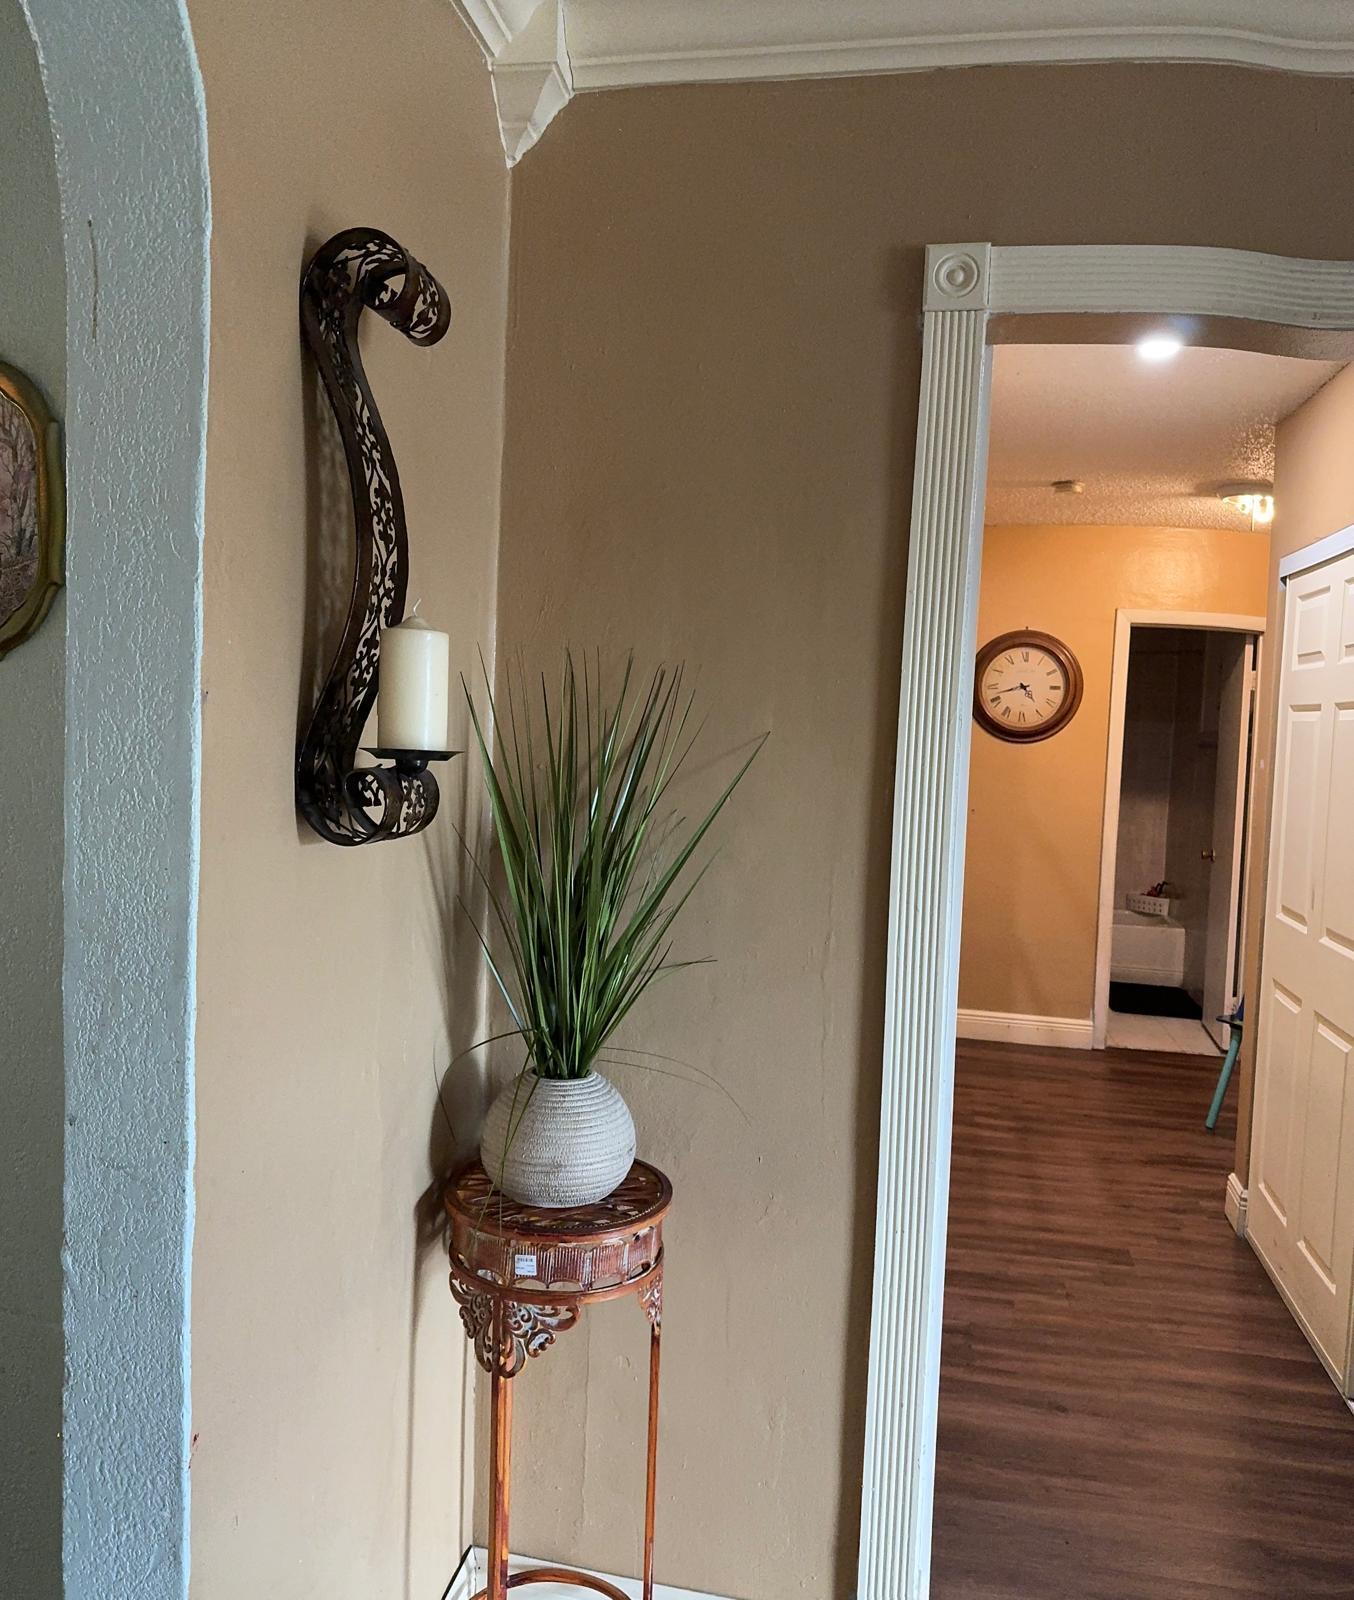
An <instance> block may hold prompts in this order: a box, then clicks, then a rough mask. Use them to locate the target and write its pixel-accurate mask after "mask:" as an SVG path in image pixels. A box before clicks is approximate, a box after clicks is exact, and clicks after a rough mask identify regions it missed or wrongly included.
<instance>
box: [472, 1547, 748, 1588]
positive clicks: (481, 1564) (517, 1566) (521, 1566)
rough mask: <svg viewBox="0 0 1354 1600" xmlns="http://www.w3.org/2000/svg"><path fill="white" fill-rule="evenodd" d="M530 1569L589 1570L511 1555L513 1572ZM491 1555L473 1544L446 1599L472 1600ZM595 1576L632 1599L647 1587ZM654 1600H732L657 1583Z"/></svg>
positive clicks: (630, 1580)
mask: <svg viewBox="0 0 1354 1600" xmlns="http://www.w3.org/2000/svg"><path fill="white" fill-rule="evenodd" d="M530 1567H563V1568H564V1569H565V1571H567V1572H585V1571H587V1570H588V1569H587V1568H586V1567H574V1566H570V1565H569V1563H568V1562H567V1561H533V1560H529V1559H528V1558H527V1557H526V1556H511V1557H509V1560H508V1570H509V1572H510V1573H517V1572H525V1571H526V1570H527V1569H528V1568H530ZM487 1573H488V1552H487V1551H486V1550H485V1549H484V1546H483V1545H473V1546H472V1547H471V1548H470V1549H469V1550H467V1551H466V1553H465V1555H464V1556H462V1557H461V1564H460V1566H459V1567H458V1568H457V1569H456V1576H455V1577H454V1578H453V1579H452V1580H451V1584H450V1586H449V1587H448V1589H447V1592H446V1594H445V1595H444V1596H443V1600H472V1596H474V1595H477V1594H478V1593H479V1592H480V1590H481V1589H482V1588H483V1587H484V1585H485V1583H486V1582H487ZM595 1576H596V1577H599V1578H602V1579H604V1580H605V1581H606V1582H607V1583H610V1584H614V1585H615V1586H616V1588H618V1589H619V1590H620V1591H621V1593H622V1594H624V1595H628V1596H629V1597H630V1600H643V1593H644V1585H643V1584H642V1583H641V1582H640V1580H639V1579H638V1578H617V1577H613V1576H612V1575H611V1574H610V1573H609V1572H598V1573H596V1574H595ZM586 1592H587V1591H586V1590H583V1591H580V1590H579V1589H578V1588H577V1587H576V1586H575V1585H572V1584H571V1585H569V1586H568V1587H565V1586H564V1585H562V1584H553V1583H533V1584H531V1585H529V1586H528V1587H527V1588H524V1589H517V1590H514V1593H515V1594H523V1595H530V1596H531V1600H578V1596H579V1594H580V1593H586ZM653 1593H654V1600H729V1597H728V1596H726V1595H713V1594H703V1593H701V1592H700V1591H699V1590H696V1589H674V1588H673V1587H672V1585H671V1584H667V1583H656V1584H654V1590H653Z"/></svg>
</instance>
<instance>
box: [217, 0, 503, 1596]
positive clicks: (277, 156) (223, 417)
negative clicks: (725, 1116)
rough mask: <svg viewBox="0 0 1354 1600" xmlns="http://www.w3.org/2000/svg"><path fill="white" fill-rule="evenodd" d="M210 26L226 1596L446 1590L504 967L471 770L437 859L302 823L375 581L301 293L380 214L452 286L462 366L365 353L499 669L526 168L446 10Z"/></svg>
mask: <svg viewBox="0 0 1354 1600" xmlns="http://www.w3.org/2000/svg"><path fill="white" fill-rule="evenodd" d="M191 11H192V20H193V26H194V31H195V34H196V38H197V44H198V48H199V51H200V54H201V60H202V69H203V75H204V79H205V83H206V94H207V112H208V133H209V145H210V151H211V172H212V201H213V208H214V212H215V240H214V248H213V281H212V319H213V320H212V367H211V391H210V430H209V442H208V466H207V550H206V622H205V631H206V639H205V657H206V659H205V668H204V707H203V739H204V747H203V815H202V903H201V935H200V945H199V952H198V960H199V1015H198V1041H197V1110H198V1118H197V1126H198V1150H197V1236H196V1241H195V1247H194V1259H193V1418H194V1423H193V1425H194V1430H195V1434H196V1444H195V1450H194V1457H193V1519H192V1530H193V1531H192V1539H193V1550H192V1565H193V1578H192V1587H193V1594H194V1596H195V1597H196V1600H258V1597H260V1596H263V1595H267V1596H269V1597H270V1600H289V1597H297V1600H300V1597H304V1600H315V1597H316V1596H319V1595H323V1596H325V1600H372V1597H374V1596H380V1597H381V1600H414V1597H417V1600H434V1597H436V1596H438V1595H440V1594H441V1592H442V1590H443V1588H444V1587H445V1584H446V1582H447V1579H448V1577H449V1576H450V1574H451V1571H452V1569H453V1567H454V1565H455V1562H456V1559H457V1557H458V1556H459V1554H460V1551H461V1549H462V1548H463V1547H464V1545H465V1544H466V1543H467V1542H468V1539H469V1526H468V1519H467V1518H464V1517H463V1508H462V1498H461V1496H462V1474H461V1460H460V1453H461V1449H462V1440H461V1431H462V1407H461V1400H462V1385H463V1361H464V1352H465V1346H464V1341H463V1339H462V1338H461V1335H460V1332H459V1325H458V1323H457V1322H456V1319H455V1316H454V1314H453V1313H454V1307H453V1306H452V1305H451V1303H450V1299H449V1296H448V1294H447V1291H446V1274H445V1266H444V1262H443V1259H442V1258H441V1255H440V1252H439V1251H438V1250H437V1249H436V1248H432V1249H429V1250H426V1251H424V1252H422V1253H420V1252H419V1249H418V1246H417V1244H416V1234H415V1207H416V1203H417V1201H418V1199H419V1196H420V1194H421V1193H422V1191H423V1190H424V1188H425V1186H426V1185H427V1184H428V1182H429V1178H430V1176H431V1174H432V1171H433V1170H434V1168H435V1166H436V1165H438V1164H439V1162H440V1161H441V1160H442V1159H444V1157H445V1154H446V1148H447V1139H446V1136H445V1133H444V1131H443V1130H442V1129H441V1128H439V1127H438V1126H437V1125H436V1123H435V1115H434V1087H435V1083H436V1079H437V1076H438V1074H439V1073H440V1072H441V1071H442V1070H443V1069H444V1068H445V1067H446V1064H447V1061H448V1059H449V1054H450V1051H451V1048H452V1046H453V1044H457V1045H461V1046H463V1045H465V1044H467V1043H469V1042H470V1040H471V1039H472V1038H473V1037H474V1033H473V1031H472V1030H473V1029H474V1027H475V1010H476V1004H477V993H478V991H477V984H478V975H479V965H478V962H477V960H476V958H475V956H474V953H473V951H469V950H462V949H460V948H459V945H458V944H456V942H455V941H456V940H457V939H458V938H459V935H458V934H457V933H456V932H455V931H454V929H455V914H454V912H453V911H452V910H451V909H450V908H449V906H450V899H451V891H453V890H454V888H455V886H456V882H457V873H458V869H457V864H456V847H455V843H454V839H453V837H452V834H451V823H452V822H453V821H456V822H463V821H464V819H465V818H466V814H467V813H466V808H467V799H466V788H465V786H466V783H467V778H468V776H470V774H469V770H468V768H467V766H466V764H465V763H464V762H460V763H457V764H455V765H453V766H451V767H449V768H447V769H444V777H445V781H444V786H443V794H444V799H443V816H442V817H441V818H439V820H438V823H437V824H436V825H435V829H434V832H433V834H432V836H431V841H430V842H426V841H413V842H403V843H399V844H384V845H378V846H374V847H369V848H365V849H360V850H340V849H337V848H335V847H333V846H331V845H327V844H324V843H321V842H320V840H319V839H318V838H316V837H315V836H314V835H313V834H311V833H310V831H309V830H308V829H306V828H304V827H303V826H302V825H301V824H300V823H299V822H298V818H297V814H296V811H295V809H294V805H293V797H292V763H293V758H294V745H295V739H296V733H297V722H298V717H299V715H300V709H301V704H302V700H303V699H304V698H306V697H308V695H309V669H310V666H311V665H312V663H313V660H314V658H315V656H316V653H317V652H316V651H315V650H314V649H313V648H311V647H307V650H306V651H305V652H304V653H303V639H309V638H310V637H311V635H312V633H313V628H314V617H315V615H316V607H317V589H318V586H319V582H320V571H319V568H320V566H321V564H322V562H323V561H324V560H325V559H327V558H328V556H329V555H332V556H333V557H334V559H335V560H336V561H337V563H338V564H339V567H340V569H341V571H343V572H347V571H350V570H351V559H352V545H351V535H350V533H349V532H348V531H347V521H346V516H347V513H346V511H345V509H344V506H345V501H344V496H345V495H346V481H345V480H342V479H340V480H339V482H338V483H337V484H336V483H335V481H334V479H333V477H332V475H331V473H330V472H329V470H328V469H327V467H326V465H325V463H324V462H323V461H322V460H321V459H320V457H319V454H318V451H317V432H316V427H315V417H316V407H317V403H318V402H317V397H316V390H315V384H314V382H313V379H312V377H311V375H310V370H309V362H308V358H304V357H303V355H302V351H301V346H300V340H299V331H298V323H297V284H298V279H299V274H300V271H301V268H302V265H303V263H304V261H305V260H306V259H307V257H308V256H309V254H310V253H311V251H312V250H313V249H314V248H315V247H316V246H317V245H318V244H320V243H321V242H322V241H323V240H324V239H326V238H327V237H328V236H329V235H330V234H331V233H333V232H335V231H337V230H338V229H339V228H341V227H348V226H352V225H354V224H359V223H371V224H374V225H376V226H379V227H383V228H385V229H387V230H389V231H390V232H391V233H393V234H394V235H395V236H396V237H397V238H398V239H400V240H401V241H403V242H405V243H406V244H408V245H409V247H410V248H411V249H413V250H414V252H415V253H416V254H417V255H418V256H419V257H420V259H422V260H423V261H425V262H426V263H427V264H428V265H429V267H431V268H432V269H433V270H434V271H435V272H436V273H437V274H438V275H439V276H440V277H441V278H442V280H443V282H444V283H445V284H446V286H447V288H448V289H449V291H450V293H451V297H452V299H453V302H454V306H455V313H454V320H453V323H452V327H451V331H450V333H449V334H448V335H447V337H446V339H445V340H444V341H443V342H442V343H441V344H440V345H438V346H437V347H436V348H434V349H430V350H417V349H415V348H414V347H413V346H412V345H410V344H408V343H407V342H406V341H405V340H404V339H403V338H401V337H400V336H399V335H398V334H396V333H395V332H394V331H393V330H391V329H389V328H387V327H386V326H385V325H384V324H383V323H381V322H379V321H378V320H377V319H374V318H368V319H366V322H365V324H364V326H365V333H364V346H365V351H366V355H367V364H368V371H369V375H370V377H371V380H372V384H373V387H374V389H375V392H376V395H377V399H378V403H379V404H380V406H381V408H382V411H383V413H384V417H385V420H386V423H387V425H388V427H389V430H390V433H391V436H392V438H393V440H394V444H395V449H396V454H397V457H398V461H399V466H400V471H401V475H402V478H403V483H404V490H405V497H406V504H407V509H408V513H409V523H410V529H411V542H412V549H413V572H412V586H411V598H412V597H413V596H414V595H421V596H422V597H423V608H422V609H423V611H424V613H425V614H426V615H428V616H429V617H431V618H434V619H436V620H437V621H438V622H440V623H441V624H442V625H443V626H445V627H447V628H448V629H449V630H450V631H451V634H452V639H453V660H454V662H455V663H456V665H457V666H464V667H466V668H467V669H468V668H469V666H470V665H471V664H472V663H473V661H474V660H475V650H476V647H477V646H481V645H482V646H484V648H485V649H486V650H490V649H491V648H492V623H491V618H492V614H493V607H494V583H495V561H496V546H497V523H498V488H499V472H500V455H501V441H502V402H503V339H504V316H505V305H506V290H507V270H506V251H507V222H508V216H507V199H508V187H507V175H506V173H505V171H504V167H503V158H502V153H501V150H500V148H499V143H498V132H497V124H496V121H495V117H494V111H493V105H492V100H491V93H490V87H489V83H488V79H487V75H486V73H485V70H484V66H483V63H482V61H481V59H480V57H479V54H478V52H477V50H476V49H475V47H474V45H473V44H472V41H471V40H470V38H469V36H468V35H467V33H466V32H465V30H464V29H463V28H462V27H461V25H460V24H459V23H458V21H457V20H456V18H455V15H454V13H453V12H452V11H451V9H450V8H449V7H448V6H446V5H445V4H444V3H442V0H393V3H392V4H386V5H381V6H373V5H371V4H367V3H359V0H331V3H330V4H327V5H326V6H324V7H323V8H321V9H317V8H316V7H314V6H312V5H307V4H303V3H301V0H280V3H279V4H276V5H273V6H270V7H269V8H268V9H267V12H266V16H265V15H264V13H263V12H261V11H260V10H259V9H258V8H257V7H240V6H237V5H233V4H231V3H229V0H192V3H191ZM327 511H335V512H337V523H335V522H334V520H333V518H332V517H330V516H328V515H326V512H327ZM326 530H328V531H329V532H330V533H331V534H334V535H335V538H336V542H335V543H333V544H331V543H330V542H329V541H328V540H327V539H326V537H325V531H326ZM346 582H347V579H346V577H342V578H340V584H341V585H342V584H344V583H346ZM342 603H343V604H344V605H346V594H344V595H343V596H342ZM471 793H472V794H473V795H477V794H478V786H477V785H472V788H471ZM473 815H474V812H473V806H472V810H471V826H472V828H473V826H474V821H473ZM449 930H452V931H449Z"/></svg>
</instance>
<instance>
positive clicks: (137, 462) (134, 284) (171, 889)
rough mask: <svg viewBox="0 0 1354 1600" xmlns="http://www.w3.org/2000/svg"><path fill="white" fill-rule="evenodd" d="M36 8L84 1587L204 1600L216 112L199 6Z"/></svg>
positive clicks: (68, 1221)
mask: <svg viewBox="0 0 1354 1600" xmlns="http://www.w3.org/2000/svg"><path fill="white" fill-rule="evenodd" d="M23 3H24V6H25V10H26V12H27V15H28V19H29V24H30V26H31V28H32V29H33V33H34V37H35V38H36V40H37V44H38V57H39V62H40V65H41V68H42V74H43V83H44V86H45V89H46V93H47V101H48V105H49V107H50V111H51V119H52V125H53V128H54V130H55V149H56V165H57V182H58V185H59V188H60V193H61V207H62V227H63V249H64V254H65V260H66V274H67V286H66V287H67V302H66V312H67V314H66V454H67V479H68V489H69V494H68V505H69V526H68V544H67V569H68V570H67V590H66V726H65V742H64V763H65V771H64V778H63V786H64V796H65V864H64V890H65V905H64V909H63V941H64V949H63V971H62V994H63V1012H64V1017H63V1020H64V1029H65V1041H64V1054H65V1063H66V1081H65V1100H66V1106H65V1110H66V1119H65V1190H64V1206H63V1210H64V1230H65V1233H64V1258H63V1265H64V1274H63V1323H64V1334H65V1389H64V1395H63V1402H62V1443H63V1461H62V1480H63V1481H62V1501H63V1530H62V1561H63V1568H64V1584H65V1593H66V1594H67V1595H68V1596H70V1597H72V1600H77V1597H78V1600H179V1597H181V1596H182V1595H183V1593H184V1592H185V1589H186V1585H187V1520H188V1416H187V1365H188V1318H187V1311H188V1306H187V1248H188V1243H189V1236H190V1232H191V1216H192V1211H191V1190H190V1177H191V1170H192V1121H191V1084H192V1047H193V987H194V974H193V957H194V931H195V916H196V894H197V797H198V727H199V714H198V677H199V660H200V651H201V599H200V592H201V581H200V576H201V551H202V473H203V461H204V430H205V421H206V418H205V407H206V325H205V318H206V301H207V239H208V203H207V191H206V152H205V129H204V126H203V119H202V105H201V92H200V85H199V82H198V77H197V67H196V60H195V57H194V53H193V48H192V42H191V39H190V37H189V34H188V30H187V19H186V17H185V14H184V11H183V7H182V5H181V3H180V0H107V3H106V4H103V5H100V6H97V7H95V6H91V5H89V4H88V3H87V0H23ZM7 245H8V241H7ZM53 736H54V737H57V736H58V734H57V730H56V729H53ZM18 1592H20V1593H24V1594H25V1595H26V1594H27V1591H22V1590H21V1591H18Z"/></svg>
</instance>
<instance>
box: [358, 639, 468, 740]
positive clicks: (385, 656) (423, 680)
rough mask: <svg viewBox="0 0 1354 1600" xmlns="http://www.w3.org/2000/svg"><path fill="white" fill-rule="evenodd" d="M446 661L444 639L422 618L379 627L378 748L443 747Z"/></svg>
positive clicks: (448, 645)
mask: <svg viewBox="0 0 1354 1600" xmlns="http://www.w3.org/2000/svg"><path fill="white" fill-rule="evenodd" d="M450 660H451V641H450V639H449V638H448V637H447V635H446V634H445V633H439V632H438V631H437V629H436V628H430V627H429V626H428V624H427V623H426V622H425V621H424V620H423V618H422V617H410V618H409V619H408V621H407V622H400V623H397V624H396V625H395V626H394V627H393V628H382V629H381V677H380V690H379V693H378V695H377V699H376V730H377V735H376V737H377V743H378V744H379V745H380V747H381V748H382V749H383V750H445V749H446V748H447V680H448V668H449V664H450Z"/></svg>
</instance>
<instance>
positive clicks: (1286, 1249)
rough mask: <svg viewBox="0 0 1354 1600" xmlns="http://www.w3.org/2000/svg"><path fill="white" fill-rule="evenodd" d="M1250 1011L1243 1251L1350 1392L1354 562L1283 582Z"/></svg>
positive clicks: (1351, 557)
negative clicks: (1264, 886) (1251, 1083)
mask: <svg viewBox="0 0 1354 1600" xmlns="http://www.w3.org/2000/svg"><path fill="white" fill-rule="evenodd" d="M1282 651H1283V661H1282V666H1281V671H1280V683H1279V699H1278V708H1277V715H1278V741H1277V749H1276V753H1275V764H1274V813H1273V823H1272V832H1271V835H1270V857H1269V889H1268V899H1267V903H1266V909H1265V948H1264V958H1263V965H1262V971H1261V981H1260V994H1259V996H1258V1001H1259V1004H1258V1005H1257V1006H1256V1007H1255V1009H1254V1011H1252V1012H1250V1015H1251V1016H1253V1017H1254V1018H1255V1019H1256V1021H1257V1022H1258V1023H1259V1029H1260V1032H1259V1036H1258V1051H1257V1059H1256V1100H1255V1128H1254V1142H1253V1152H1252V1157H1251V1176H1250V1196H1251V1198H1250V1215H1249V1224H1248V1232H1249V1234H1250V1237H1251V1242H1252V1244H1253V1246H1254V1248H1255V1250H1256V1252H1257V1254H1258V1255H1259V1256H1260V1258H1261V1260H1262V1261H1263V1262H1264V1264H1265V1266H1266V1268H1267V1269H1268V1270H1269V1273H1270V1275H1271V1276H1272V1277H1273V1278H1274V1280H1275V1282H1276V1283H1277V1284H1278V1285H1279V1287H1280V1289H1281V1290H1282V1292H1283V1294H1284V1296H1285V1298H1286V1299H1287V1301H1288V1303H1289V1305H1290V1306H1291V1307H1292V1309H1293V1311H1294V1313H1295V1314H1296V1316H1297V1318H1298V1320H1299V1322H1301V1324H1302V1326H1303V1328H1304V1330H1305V1332H1306V1333H1307V1336H1308V1338H1309V1339H1310V1340H1311V1341H1312V1343H1313V1345H1315V1347H1316V1349H1317V1351H1318V1353H1319V1354H1320V1355H1321V1357H1322V1360H1323V1361H1324V1363H1325V1365H1326V1367H1327V1370H1328V1371H1330V1372H1331V1373H1332V1375H1333V1376H1335V1377H1336V1379H1337V1381H1338V1382H1340V1383H1341V1385H1342V1387H1343V1389H1344V1392H1345V1393H1346V1394H1348V1393H1350V1379H1351V1372H1350V1366H1351V1351H1350V1332H1351V1309H1352V1308H1354V826H1351V819H1354V553H1350V554H1348V555H1344V556H1341V557H1339V558H1337V559H1336V560H1333V561H1329V562H1327V563H1326V564H1325V565H1323V566H1320V567H1314V568H1312V569H1311V570H1309V571H1307V572H1303V573H1299V574H1296V575H1295V576H1293V577H1292V578H1290V579H1289V582H1288V594H1287V599H1286V602H1285V611H1284V631H1283V644H1282Z"/></svg>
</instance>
